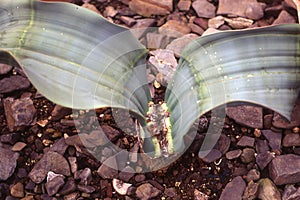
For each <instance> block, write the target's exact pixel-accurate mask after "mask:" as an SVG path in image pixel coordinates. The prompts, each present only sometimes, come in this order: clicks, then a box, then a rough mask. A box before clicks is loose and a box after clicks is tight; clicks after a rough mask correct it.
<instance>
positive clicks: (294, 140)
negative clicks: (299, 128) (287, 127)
mask: <svg viewBox="0 0 300 200" xmlns="http://www.w3.org/2000/svg"><path fill="white" fill-rule="evenodd" d="M282 146H284V147H293V146H300V135H299V134H298V133H288V134H285V135H284V137H283V141H282Z"/></svg>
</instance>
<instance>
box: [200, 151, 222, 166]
mask: <svg viewBox="0 0 300 200" xmlns="http://www.w3.org/2000/svg"><path fill="white" fill-rule="evenodd" d="M221 157H222V153H221V152H220V151H219V150H216V149H212V150H211V151H210V152H209V153H208V154H207V155H206V156H205V157H204V158H202V157H201V159H202V160H203V161H204V162H206V163H212V162H214V161H216V160H218V159H219V158H221Z"/></svg>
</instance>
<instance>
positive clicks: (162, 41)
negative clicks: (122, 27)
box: [146, 33, 168, 49]
mask: <svg viewBox="0 0 300 200" xmlns="http://www.w3.org/2000/svg"><path fill="white" fill-rule="evenodd" d="M146 39H147V48H149V49H163V48H165V47H166V46H167V43H168V38H167V36H165V35H163V34H158V33H147V35H146Z"/></svg>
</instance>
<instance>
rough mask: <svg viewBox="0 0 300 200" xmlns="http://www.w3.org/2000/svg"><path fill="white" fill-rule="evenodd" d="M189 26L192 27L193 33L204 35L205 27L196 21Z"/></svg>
mask: <svg viewBox="0 0 300 200" xmlns="http://www.w3.org/2000/svg"><path fill="white" fill-rule="evenodd" d="M188 26H189V27H190V28H191V32H192V33H196V34H197V35H202V34H203V33H204V30H203V28H201V27H200V26H198V25H196V24H194V23H189V24H188Z"/></svg>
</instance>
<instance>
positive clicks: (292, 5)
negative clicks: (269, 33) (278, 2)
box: [283, 0, 297, 10]
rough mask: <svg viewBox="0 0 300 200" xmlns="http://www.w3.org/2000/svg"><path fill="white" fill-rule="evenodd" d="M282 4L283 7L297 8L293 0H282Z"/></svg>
mask: <svg viewBox="0 0 300 200" xmlns="http://www.w3.org/2000/svg"><path fill="white" fill-rule="evenodd" d="M283 4H284V6H285V7H288V8H293V9H295V10H297V5H296V4H295V2H294V1H293V0H284V2H283Z"/></svg>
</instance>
